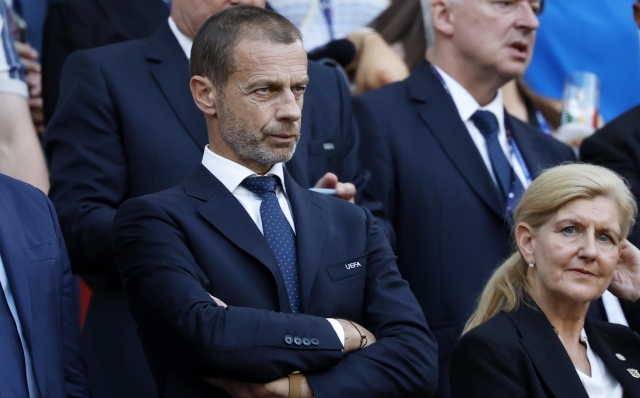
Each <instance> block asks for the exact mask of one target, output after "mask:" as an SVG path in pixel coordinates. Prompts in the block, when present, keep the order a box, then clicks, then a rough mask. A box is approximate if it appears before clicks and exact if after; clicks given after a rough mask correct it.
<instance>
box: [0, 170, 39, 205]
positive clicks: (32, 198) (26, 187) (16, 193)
mask: <svg viewBox="0 0 640 398" xmlns="http://www.w3.org/2000/svg"><path fill="white" fill-rule="evenodd" d="M0 193H1V194H2V197H3V198H4V199H5V200H11V201H12V202H15V203H16V204H18V205H25V206H26V205H27V203H29V202H37V203H39V204H40V205H45V206H46V203H47V202H49V199H48V198H47V196H46V195H45V194H44V192H42V191H41V190H39V189H38V188H36V187H34V186H33V185H31V184H27V183H26V182H23V181H20V180H17V179H15V178H13V177H9V176H7V175H5V174H0ZM21 207H22V206H21Z"/></svg>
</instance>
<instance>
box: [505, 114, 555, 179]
mask: <svg viewBox="0 0 640 398" xmlns="http://www.w3.org/2000/svg"><path fill="white" fill-rule="evenodd" d="M504 115H505V116H504V117H505V121H508V123H507V125H510V126H511V133H512V134H513V139H514V140H515V141H516V144H517V145H518V149H519V150H520V153H521V154H522V157H523V160H524V162H525V164H526V165H527V169H528V170H529V173H530V174H531V178H536V177H537V176H538V175H539V174H540V173H541V172H542V171H543V169H542V167H544V165H545V163H546V162H545V159H544V158H542V157H541V156H540V155H541V154H545V153H547V150H546V148H545V146H544V143H543V142H542V141H541V140H540V139H539V137H538V135H537V134H532V132H531V131H527V130H525V129H524V128H522V126H521V123H520V122H519V121H517V120H515V118H514V117H513V116H511V115H509V114H508V113H507V111H506V109H505V111H504ZM541 134H542V133H541Z"/></svg>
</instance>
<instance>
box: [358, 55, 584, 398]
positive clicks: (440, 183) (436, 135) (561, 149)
mask: <svg viewBox="0 0 640 398" xmlns="http://www.w3.org/2000/svg"><path fill="white" fill-rule="evenodd" d="M354 113H355V115H356V119H357V120H358V123H359V126H360V131H361V134H362V140H361V148H360V155H361V159H362V164H363V166H364V167H366V168H368V169H369V170H370V171H371V173H372V175H373V176H374V179H373V180H372V181H371V185H372V189H373V190H374V193H375V194H376V196H377V197H378V198H379V199H380V200H381V201H382V202H383V204H384V210H385V211H386V214H387V216H388V217H389V220H390V221H391V223H392V224H393V226H394V228H395V232H396V254H397V255H398V268H399V269H400V273H401V274H402V276H403V278H405V279H407V281H408V282H409V284H410V285H411V287H412V289H413V291H414V293H415V294H416V297H417V299H418V302H419V303H420V305H421V306H422V309H423V310H424V313H425V316H426V318H427V322H428V323H429V327H430V328H431V330H432V331H433V334H434V335H435V337H436V339H437V340H438V347H439V354H438V355H439V359H440V385H439V387H438V396H441V397H446V396H448V377H447V369H448V362H449V357H450V355H451V350H452V348H453V344H454V341H455V339H456V338H458V337H459V336H460V334H461V333H462V328H463V326H464V323H465V322H466V320H467V319H468V317H469V316H470V315H471V312H472V310H473V307H474V304H475V302H476V299H477V297H478V295H479V294H480V292H481V290H482V288H483V286H484V283H485V281H486V280H487V279H488V278H489V276H490V275H491V273H492V271H493V270H494V269H495V267H496V266H497V265H498V264H499V263H500V262H501V261H502V260H504V259H506V258H507V257H508V255H509V253H510V231H509V226H508V224H507V223H506V222H505V219H504V217H503V216H504V210H503V207H502V205H501V201H500V198H499V196H498V191H497V188H496V186H495V184H494V182H493V180H492V179H491V176H490V174H489V171H488V170H487V167H486V166H485V163H484V161H483V160H482V157H481V156H480V153H479V152H478V149H477V147H476V146H475V144H474V142H473V140H472V139H471V136H470V135H469V132H468V130H467V128H466V126H465V125H464V123H463V121H462V120H461V119H460V115H459V113H458V111H457V109H456V106H455V103H454V102H453V100H452V99H451V97H450V96H449V95H448V93H447V92H446V91H445V89H444V87H443V86H442V84H441V83H440V81H439V80H438V79H437V78H436V77H435V75H434V74H433V73H432V71H431V70H430V65H429V64H428V63H427V62H424V63H423V64H421V65H419V66H418V67H417V68H416V69H415V70H414V71H413V73H412V74H411V76H410V77H409V78H408V79H407V80H405V81H403V82H399V83H394V84H391V85H388V86H385V87H383V88H381V89H378V90H375V91H372V92H369V93H366V94H363V95H361V96H358V97H355V98H354ZM506 117H507V118H509V122H510V123H511V126H512V133H513V136H514V138H515V141H516V142H517V145H518V148H519V149H520V152H521V153H522V156H523V157H524V161H525V163H526V164H527V167H528V169H529V171H530V172H531V174H532V175H533V176H534V177H535V176H536V175H537V174H539V172H540V171H541V170H542V169H543V168H545V167H549V166H553V165H557V164H559V163H562V162H565V161H570V160H573V159H574V155H573V153H572V151H571V149H570V148H569V147H567V146H566V145H564V144H562V143H560V142H558V141H556V140H554V139H553V138H551V137H549V136H547V135H545V134H543V133H541V132H539V131H537V130H536V129H534V128H532V127H530V126H528V125H527V124H525V123H523V122H521V121H519V120H517V119H516V118H514V117H511V116H510V115H506Z"/></svg>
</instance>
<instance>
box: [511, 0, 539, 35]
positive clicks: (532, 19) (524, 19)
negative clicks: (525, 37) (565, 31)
mask: <svg viewBox="0 0 640 398" xmlns="http://www.w3.org/2000/svg"><path fill="white" fill-rule="evenodd" d="M518 13H519V15H518V19H517V21H516V24H517V27H518V28H523V29H527V30H536V29H538V27H539V26H540V21H539V20H538V16H537V15H536V13H535V12H534V11H533V8H532V7H531V4H530V3H529V2H528V1H526V0H525V1H521V2H520V5H519V7H518Z"/></svg>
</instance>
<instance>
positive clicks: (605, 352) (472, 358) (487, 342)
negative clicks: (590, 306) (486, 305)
mask: <svg viewBox="0 0 640 398" xmlns="http://www.w3.org/2000/svg"><path fill="white" fill-rule="evenodd" d="M584 328H585V332H586V334H587V338H588V339H589V345H590V346H591V349H592V350H593V351H594V352H595V353H596V354H597V355H598V356H599V357H600V358H601V359H602V362H604V365H605V366H606V368H607V369H608V370H609V372H610V373H611V375H612V376H613V377H615V378H616V379H617V380H618V382H619V383H620V384H621V385H622V388H623V389H624V391H625V397H630V398H636V397H638V398H640V338H639V337H638V335H636V333H635V332H633V331H632V330H631V329H629V328H627V327H625V326H621V325H615V324H611V323H606V322H601V321H594V320H589V319H587V321H586V322H585V326H584ZM449 380H450V382H451V396H452V398H473V397H487V398H502V397H505V398H518V397H530V398H543V397H544V398H546V397H555V398H588V395H587V392H586V390H585V389H584V387H583V385H582V382H581V381H580V377H579V376H578V373H577V372H576V370H575V367H574V366H573V363H572V362H571V359H570V358H569V355H568V354H567V352H566V350H565V349H564V346H563V345H562V343H561V342H560V339H559V338H558V336H557V335H556V333H555V331H554V330H553V327H552V326H551V324H550V323H549V321H548V320H547V317H546V316H545V315H544V314H543V313H542V312H541V311H540V310H536V309H533V308H531V307H529V306H526V305H521V306H520V308H519V309H518V310H516V311H513V312H509V313H505V312H501V313H499V314H498V315H496V316H494V317H493V318H491V319H490V320H489V321H487V322H486V323H484V324H482V325H480V326H478V327H476V328H474V329H472V330H471V331H469V332H468V333H466V334H465V335H463V336H462V337H461V338H460V340H459V341H458V342H457V344H456V346H455V349H454V351H453V357H452V359H451V368H450V376H449Z"/></svg>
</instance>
